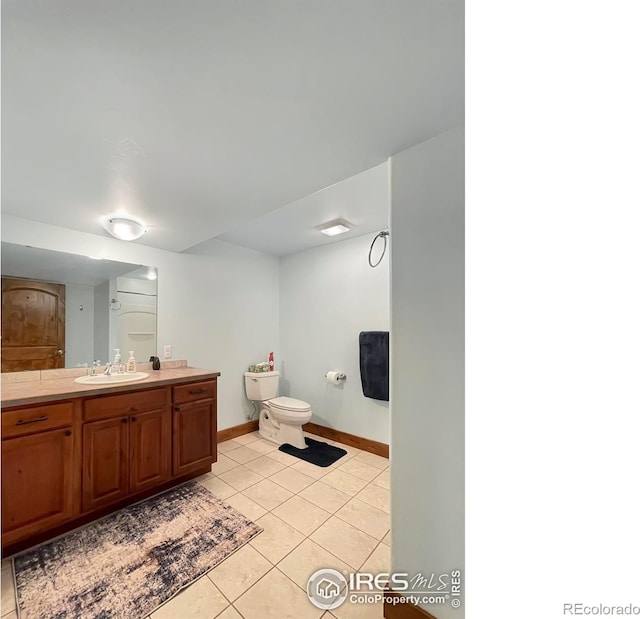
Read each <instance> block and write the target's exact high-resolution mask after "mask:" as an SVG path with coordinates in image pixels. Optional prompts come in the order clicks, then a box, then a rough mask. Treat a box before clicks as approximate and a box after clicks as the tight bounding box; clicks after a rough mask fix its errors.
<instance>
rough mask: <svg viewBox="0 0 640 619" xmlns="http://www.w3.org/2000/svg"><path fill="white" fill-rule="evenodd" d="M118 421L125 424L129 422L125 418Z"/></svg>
mask: <svg viewBox="0 0 640 619" xmlns="http://www.w3.org/2000/svg"><path fill="white" fill-rule="evenodd" d="M120 421H122V423H127V421H129V420H128V419H127V418H126V417H124V418H122V419H121V420H120Z"/></svg>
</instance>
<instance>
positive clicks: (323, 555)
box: [278, 539, 352, 590]
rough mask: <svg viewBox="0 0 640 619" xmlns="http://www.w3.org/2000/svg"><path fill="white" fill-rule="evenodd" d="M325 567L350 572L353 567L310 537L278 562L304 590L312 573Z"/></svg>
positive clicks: (281, 568)
mask: <svg viewBox="0 0 640 619" xmlns="http://www.w3.org/2000/svg"><path fill="white" fill-rule="evenodd" d="M323 568H331V569H334V570H338V572H345V571H346V572H349V571H351V569H352V568H351V567H349V566H348V565H347V564H346V563H345V562H344V561H340V559H338V558H337V557H334V556H333V555H332V554H331V553H330V552H329V551H327V550H325V549H324V548H322V547H321V546H318V544H316V543H315V542H313V541H311V540H310V539H306V540H304V542H302V544H300V545H299V546H298V547H297V548H296V549H295V550H294V551H293V552H290V553H289V554H288V555H287V556H286V557H285V558H284V559H282V561H280V563H278V569H280V570H281V571H283V572H284V573H285V574H286V575H287V576H288V577H289V578H291V580H293V582H295V583H296V584H297V585H298V586H299V587H302V589H304V590H306V588H307V582H308V580H309V577H310V576H311V574H313V573H314V572H317V571H318V570H321V569H323Z"/></svg>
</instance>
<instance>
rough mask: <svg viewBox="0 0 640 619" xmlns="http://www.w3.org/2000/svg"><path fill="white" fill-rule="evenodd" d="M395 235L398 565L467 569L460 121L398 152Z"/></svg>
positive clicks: (445, 612) (451, 612)
mask: <svg viewBox="0 0 640 619" xmlns="http://www.w3.org/2000/svg"><path fill="white" fill-rule="evenodd" d="M391 239H392V243H391V281H392V288H391V331H392V334H393V337H392V340H391V359H392V361H391V374H392V381H391V398H392V402H393V420H392V427H391V456H392V460H391V477H392V483H391V501H392V508H391V514H392V523H391V531H392V540H391V550H392V569H393V570H394V571H408V572H410V573H412V574H415V573H418V572H421V573H422V574H425V573H426V574H430V573H432V572H436V573H445V572H450V571H451V570H454V569H459V570H463V566H464V130H463V129H462V128H456V129H452V130H450V131H447V132H445V133H443V134H440V135H438V136H436V137H435V138H432V139H430V140H427V141H426V142H423V143H422V144H419V145H418V146H415V147H414V148H411V149H409V150H406V151H403V152H401V153H399V154H398V155H395V156H394V157H392V159H391ZM462 584H463V591H464V580H463V583H462ZM426 608H428V609H429V610H430V611H431V612H432V613H433V614H435V615H436V616H437V617H438V619H450V618H455V619H459V618H461V617H463V616H464V608H461V609H458V610H456V609H454V608H452V607H451V605H450V604H447V605H443V606H432V607H426Z"/></svg>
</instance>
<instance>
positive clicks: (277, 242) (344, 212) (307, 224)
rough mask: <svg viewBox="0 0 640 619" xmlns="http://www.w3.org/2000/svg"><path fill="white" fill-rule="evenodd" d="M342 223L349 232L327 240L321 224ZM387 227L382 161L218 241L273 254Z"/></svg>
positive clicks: (384, 165)
mask: <svg viewBox="0 0 640 619" xmlns="http://www.w3.org/2000/svg"><path fill="white" fill-rule="evenodd" d="M336 219H344V220H346V221H347V222H349V223H350V224H352V225H353V228H352V229H351V230H349V232H345V233H344V234H340V235H338V236H334V237H328V236H326V235H324V234H322V233H321V232H320V231H319V230H318V226H320V225H321V224H324V223H327V222H331V221H334V220H336ZM388 227H389V165H388V163H387V162H385V163H382V164H380V165H378V166H376V167H375V168H371V169H370V170H366V171H365V172H361V173H360V174H356V175H354V176H351V177H349V178H348V179H346V180H344V181H341V182H339V183H336V184H335V185H331V186H329V187H327V188H325V189H322V190H320V191H316V192H315V193H312V194H310V195H308V196H305V197H304V198H300V199H299V200H295V201H294V202H291V203H290V204H287V205H286V206H283V207H282V208H279V209H276V210H275V211H271V212H270V213H267V214H266V215H263V216H262V217H258V219H254V220H252V221H250V222H248V223H245V224H241V225H240V226H237V227H235V228H232V229H231V230H230V231H229V232H226V233H225V234H222V235H221V236H219V237H218V238H219V239H221V240H223V241H227V242H229V243H235V244H236V245H243V246H245V247H250V248H252V249H257V250H259V251H263V252H265V253H268V254H273V255H275V256H286V255H287V254H294V253H296V252H299V251H303V250H305V249H308V248H310V247H316V246H319V245H328V244H329V243H335V242H338V241H343V240H345V239H348V238H351V237H353V236H360V235H362V234H366V233H368V232H373V231H374V230H381V229H386V228H388Z"/></svg>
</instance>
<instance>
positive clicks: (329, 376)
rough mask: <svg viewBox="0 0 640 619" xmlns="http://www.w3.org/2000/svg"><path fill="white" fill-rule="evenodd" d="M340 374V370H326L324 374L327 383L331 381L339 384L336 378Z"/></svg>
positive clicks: (338, 379) (333, 383)
mask: <svg viewBox="0 0 640 619" xmlns="http://www.w3.org/2000/svg"><path fill="white" fill-rule="evenodd" d="M339 376H340V372H327V374H326V379H327V382H328V383H331V384H332V385H339V384H340V378H338V377H339Z"/></svg>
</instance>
